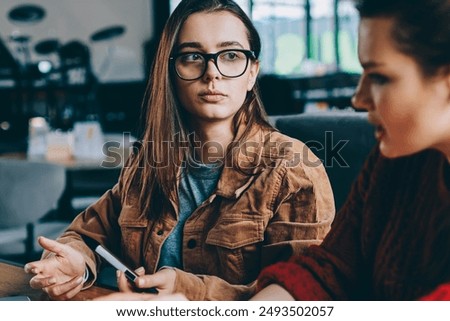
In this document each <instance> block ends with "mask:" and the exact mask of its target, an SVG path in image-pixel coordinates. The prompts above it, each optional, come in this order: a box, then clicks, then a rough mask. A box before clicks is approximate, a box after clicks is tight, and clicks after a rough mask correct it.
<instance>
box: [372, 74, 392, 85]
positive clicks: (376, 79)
mask: <svg viewBox="0 0 450 321" xmlns="http://www.w3.org/2000/svg"><path fill="white" fill-rule="evenodd" d="M368 77H369V79H370V81H371V82H372V83H374V84H377V85H384V84H386V83H387V82H388V81H389V78H388V77H386V76H384V75H381V74H376V73H372V74H369V75H368Z"/></svg>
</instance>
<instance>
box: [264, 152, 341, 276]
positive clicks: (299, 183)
mask: <svg viewBox="0 0 450 321" xmlns="http://www.w3.org/2000/svg"><path fill="white" fill-rule="evenodd" d="M311 157H314V158H315V156H314V155H313V154H312V153H311ZM282 169H283V170H284V175H283V177H282V179H280V180H276V181H279V182H280V186H279V187H275V188H274V189H273V197H272V198H273V201H272V204H273V210H272V211H273V217H272V218H271V219H270V221H269V222H268V225H267V227H266V229H265V236H264V243H263V247H262V266H263V267H264V266H267V265H269V264H272V263H275V262H279V261H284V260H287V259H288V258H289V257H290V256H292V255H298V254H300V253H302V252H303V251H304V250H305V249H306V248H308V247H309V246H310V245H314V244H320V243H322V240H323V239H324V238H325V236H326V234H327V233H328V231H329V229H330V226H331V223H332V222H333V219H334V214H335V208H334V198H333V192H332V189H331V185H330V182H329V179H328V176H327V174H326V172H325V168H324V167H323V165H322V164H321V163H316V165H315V166H308V165H307V164H306V163H302V164H301V166H300V165H297V166H293V167H292V166H289V163H288V164H287V165H286V166H285V167H284V168H282Z"/></svg>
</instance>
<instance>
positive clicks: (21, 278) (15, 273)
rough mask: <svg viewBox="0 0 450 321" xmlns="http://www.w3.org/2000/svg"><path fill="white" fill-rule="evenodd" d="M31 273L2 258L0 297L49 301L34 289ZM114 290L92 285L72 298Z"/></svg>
mask: <svg viewBox="0 0 450 321" xmlns="http://www.w3.org/2000/svg"><path fill="white" fill-rule="evenodd" d="M31 277H32V276H31V275H30V274H27V273H25V271H24V270H23V267H21V266H19V265H15V264H13V263H9V262H4V261H1V260H0V297H5V296H28V297H29V298H30V299H31V300H32V301H49V300H50V298H49V297H48V296H47V294H46V293H45V292H43V291H41V290H35V289H32V288H31V287H30V285H29V283H28V282H29V281H30V279H31ZM112 292H113V291H112V290H109V289H105V288H101V287H97V286H92V287H90V288H89V289H86V290H84V291H81V292H79V293H78V294H77V295H76V296H75V297H74V298H73V299H72V300H73V301H86V300H92V299H94V298H96V297H99V296H102V295H106V294H109V293H112Z"/></svg>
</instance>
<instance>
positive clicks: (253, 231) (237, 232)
mask: <svg viewBox="0 0 450 321" xmlns="http://www.w3.org/2000/svg"><path fill="white" fill-rule="evenodd" d="M263 240H264V222H263V219H262V217H260V216H259V215H257V214H255V215H252V214H234V215H227V216H226V217H221V218H219V220H218V221H217V223H216V225H215V226H214V227H213V228H212V229H211V230H210V231H209V233H208V235H207V237H206V240H205V243H206V244H207V245H211V246H214V247H215V249H214V250H215V251H214V252H215V253H216V254H217V256H218V266H216V267H215V268H219V269H220V271H217V272H216V273H218V274H221V275H220V276H221V277H223V278H225V279H227V281H228V282H231V283H241V284H242V283H249V282H251V281H253V280H254V279H255V278H256V277H257V275H258V274H259V271H260V267H261V263H260V257H261V255H260V253H261V244H262V241H263Z"/></svg>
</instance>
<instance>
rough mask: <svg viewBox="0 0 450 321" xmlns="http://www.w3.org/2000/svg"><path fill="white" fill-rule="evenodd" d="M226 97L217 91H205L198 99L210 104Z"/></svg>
mask: <svg viewBox="0 0 450 321" xmlns="http://www.w3.org/2000/svg"><path fill="white" fill-rule="evenodd" d="M226 97H227V96H226V95H225V94H223V93H221V92H218V91H205V92H202V93H200V98H201V99H202V100H203V101H206V102H211V103H215V102H219V101H221V100H223V99H225V98H226Z"/></svg>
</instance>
